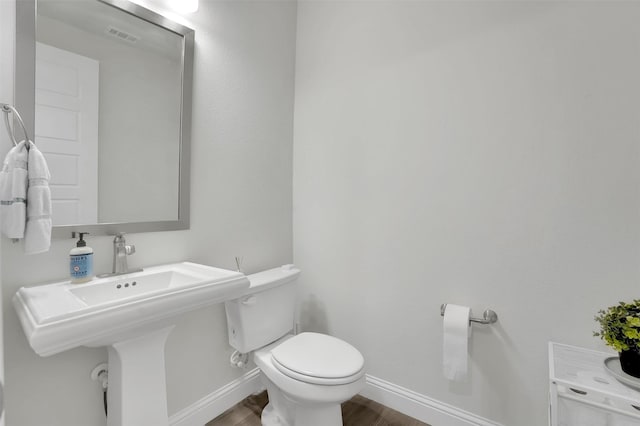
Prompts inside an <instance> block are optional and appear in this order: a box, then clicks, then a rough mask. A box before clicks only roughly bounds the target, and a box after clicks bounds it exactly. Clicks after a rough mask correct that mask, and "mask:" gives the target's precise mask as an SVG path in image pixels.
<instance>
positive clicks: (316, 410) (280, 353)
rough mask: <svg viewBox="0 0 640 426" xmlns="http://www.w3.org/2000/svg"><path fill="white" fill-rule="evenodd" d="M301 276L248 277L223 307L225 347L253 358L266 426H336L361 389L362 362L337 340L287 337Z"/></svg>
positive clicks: (285, 272)
mask: <svg viewBox="0 0 640 426" xmlns="http://www.w3.org/2000/svg"><path fill="white" fill-rule="evenodd" d="M299 273H300V271H299V270H298V269H297V268H295V267H293V266H292V265H285V266H283V267H281V268H275V269H271V270H268V271H264V272H261V273H258V274H253V275H249V276H248V278H249V282H250V283H251V285H250V287H249V289H248V291H247V292H246V293H245V294H244V295H243V296H242V297H240V298H238V299H235V300H232V301H229V302H225V308H226V312H227V326H228V331H229V343H230V344H231V346H233V347H234V348H236V349H237V350H238V351H239V352H241V353H249V352H253V360H254V362H255V364H256V366H257V367H258V368H259V369H260V371H261V372H262V379H263V382H264V384H265V386H266V388H267V393H268V396H269V404H268V405H267V406H266V407H265V409H264V410H263V412H262V416H261V417H262V424H263V425H264V426H275V425H280V426H340V425H342V412H341V408H340V404H341V403H342V402H344V401H346V400H348V399H350V398H352V397H353V396H354V395H356V394H357V393H358V392H360V391H361V390H362V388H363V387H364V383H365V370H364V358H363V356H362V354H361V353H360V352H359V351H358V350H357V349H356V348H354V347H353V346H351V345H350V344H349V343H347V342H345V341H343V340H340V339H338V338H336V337H332V336H328V335H326V334H321V333H310V332H305V333H300V334H298V335H292V334H290V332H291V330H292V328H293V317H294V308H295V283H296V278H297V276H298V275H299Z"/></svg>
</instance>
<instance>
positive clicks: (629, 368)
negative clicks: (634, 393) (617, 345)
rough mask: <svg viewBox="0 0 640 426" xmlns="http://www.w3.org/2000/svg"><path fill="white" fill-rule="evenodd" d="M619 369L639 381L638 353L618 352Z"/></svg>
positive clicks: (639, 362)
mask: <svg viewBox="0 0 640 426" xmlns="http://www.w3.org/2000/svg"><path fill="white" fill-rule="evenodd" d="M620 367H622V371H624V372H625V373H627V374H628V375H630V376H633V377H637V378H639V379H640V352H636V351H622V352H620Z"/></svg>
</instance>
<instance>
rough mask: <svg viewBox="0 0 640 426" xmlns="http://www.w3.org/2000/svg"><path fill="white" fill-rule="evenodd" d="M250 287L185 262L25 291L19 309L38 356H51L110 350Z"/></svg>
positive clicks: (235, 275)
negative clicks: (74, 350) (95, 348)
mask: <svg viewBox="0 0 640 426" xmlns="http://www.w3.org/2000/svg"><path fill="white" fill-rule="evenodd" d="M248 287H249V281H248V280H247V278H246V277H245V276H244V275H243V274H242V273H240V272H235V271H228V270H225V269H219V268H213V267H210V266H204V265H198V264H195V263H189V262H184V263H175V264H170V265H162V266H154V267H150V268H146V269H145V270H144V271H142V272H136V273H132V274H125V275H119V276H114V277H108V278H99V279H94V280H92V281H90V282H88V283H83V284H71V283H70V282H69V281H62V282H56V283H52V284H45V285H39V286H35V287H22V288H20V290H18V292H17V293H16V295H15V296H14V298H13V305H14V307H15V309H16V311H17V313H18V316H19V317H20V322H21V323H22V327H23V328H24V331H25V334H26V336H27V339H28V340H29V343H30V344H31V347H32V348H33V350H34V351H35V352H36V353H38V354H39V355H42V356H48V355H53V354H56V353H58V352H62V351H65V350H68V349H72V348H75V347H77V346H105V345H109V344H111V343H113V342H117V341H120V340H122V339H123V338H126V337H131V336H134V335H135V334H136V333H140V332H144V331H145V330H146V329H150V328H153V327H154V326H155V327H156V328H157V324H156V323H159V324H160V325H162V324H163V323H162V321H163V320H165V319H167V318H170V317H173V316H175V315H178V314H181V313H184V312H187V311H190V310H193V309H197V308H199V307H203V306H206V305H211V304H214V303H220V302H223V301H225V300H229V299H233V298H235V297H238V296H240V295H241V293H242V292H243V291H244V290H245V289H246V288H248Z"/></svg>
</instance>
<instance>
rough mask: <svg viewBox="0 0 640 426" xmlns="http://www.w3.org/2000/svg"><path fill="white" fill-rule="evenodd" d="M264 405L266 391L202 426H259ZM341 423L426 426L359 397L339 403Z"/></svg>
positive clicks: (350, 424)
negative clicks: (340, 404) (340, 406)
mask: <svg viewBox="0 0 640 426" xmlns="http://www.w3.org/2000/svg"><path fill="white" fill-rule="evenodd" d="M267 402H268V398H267V392H266V391H264V392H262V393H260V394H257V395H251V396H249V397H248V398H246V399H245V400H243V401H241V402H239V403H238V404H237V405H236V406H234V407H232V408H231V409H229V410H227V411H225V412H224V413H222V414H221V415H220V416H218V417H216V418H215V419H213V420H211V421H210V422H209V423H207V424H206V425H205V426H260V413H261V412H262V409H263V408H264V406H265V405H267ZM342 421H343V423H344V426H429V425H427V424H426V423H422V422H421V421H418V420H416V419H414V418H411V417H409V416H405V415H404V414H402V413H399V412H397V411H395V410H392V409H391V408H388V407H385V406H384V405H380V404H378V403H377V402H374V401H371V400H370V399H367V398H364V397H362V396H360V395H356V396H354V397H353V398H351V399H350V400H349V401H347V402H345V403H344V404H342Z"/></svg>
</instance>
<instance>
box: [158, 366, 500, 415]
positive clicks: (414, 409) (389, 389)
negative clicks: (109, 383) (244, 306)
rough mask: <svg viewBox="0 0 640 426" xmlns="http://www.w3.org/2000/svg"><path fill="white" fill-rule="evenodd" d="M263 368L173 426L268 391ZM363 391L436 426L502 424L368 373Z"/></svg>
mask: <svg viewBox="0 0 640 426" xmlns="http://www.w3.org/2000/svg"><path fill="white" fill-rule="evenodd" d="M260 374H261V373H260V370H259V369H258V368H254V369H253V370H250V371H248V372H246V373H245V374H243V375H242V376H240V377H238V378H237V379H235V380H234V381H232V382H231V383H229V384H227V385H225V386H223V387H221V388H220V389H218V390H216V391H214V392H212V393H210V394H209V395H207V396H205V397H204V398H202V399H200V400H199V401H196V402H195V403H193V404H191V405H190V406H188V407H186V408H184V409H182V410H180V411H178V412H177V413H175V414H174V415H172V416H171V417H170V418H169V425H170V426H203V425H204V424H206V423H207V422H209V421H210V420H213V419H214V418H216V417H218V416H219V415H220V414H222V413H224V412H225V411H227V410H228V409H229V408H231V407H233V406H234V405H236V404H237V403H238V402H240V401H242V400H243V399H245V398H246V397H248V396H249V395H252V394H254V393H258V392H261V391H263V390H264V385H263V384H262V381H261V380H260ZM366 379H367V381H366V385H365V388H364V390H363V391H362V392H360V394H361V395H362V396H364V397H365V398H369V399H371V400H373V401H376V402H378V403H380V404H382V405H385V406H387V407H389V408H393V409H394V410H396V411H399V412H401V413H403V414H406V415H408V416H411V417H413V418H415V419H418V420H420V421H422V422H425V423H428V424H430V425H433V426H502V425H501V424H500V423H496V422H493V421H491V420H488V419H485V418H482V417H480V416H476V415H475V414H472V413H469V412H467V411H464V410H460V409H459V408H456V407H454V406H452V405H449V404H445V403H443V402H440V401H436V400H435V399H432V398H429V397H427V396H425V395H421V394H419V393H417V392H414V391H412V390H409V389H406V388H403V387H401V386H397V385H394V384H393V383H390V382H387V381H385V380H382V379H378V378H377V377H373V376H370V375H367V377H366Z"/></svg>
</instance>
